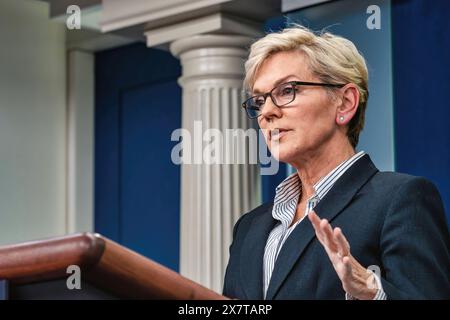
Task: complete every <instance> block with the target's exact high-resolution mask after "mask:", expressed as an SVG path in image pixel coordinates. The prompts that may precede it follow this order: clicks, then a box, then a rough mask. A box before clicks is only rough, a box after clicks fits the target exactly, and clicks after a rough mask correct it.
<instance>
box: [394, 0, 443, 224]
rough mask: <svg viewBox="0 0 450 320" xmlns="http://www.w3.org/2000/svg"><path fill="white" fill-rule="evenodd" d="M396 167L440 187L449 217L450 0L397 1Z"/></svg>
mask: <svg viewBox="0 0 450 320" xmlns="http://www.w3.org/2000/svg"><path fill="white" fill-rule="evenodd" d="M392 38H393V60H394V88H395V90H394V92H395V94H394V101H395V145H396V150H395V151H396V169H397V171H400V172H405V173H410V174H413V175H418V176H424V177H427V178H428V179H430V180H432V181H433V182H434V183H435V184H436V185H437V187H438V189H439V191H440V193H441V196H442V198H443V200H444V204H445V207H446V213H447V219H448V221H449V222H450V103H449V101H450V98H449V94H450V1H447V0H434V1H427V0H402V1H393V6H392Z"/></svg>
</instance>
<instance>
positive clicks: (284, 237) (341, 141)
mask: <svg viewBox="0 0 450 320" xmlns="http://www.w3.org/2000/svg"><path fill="white" fill-rule="evenodd" d="M245 68H246V78H245V80H244V85H245V87H246V89H248V90H249V91H250V92H251V95H252V97H251V98H250V99H248V100H247V101H246V102H245V103H244V104H243V106H244V108H245V109H246V112H247V113H248V116H249V117H250V118H253V119H257V121H258V124H259V126H260V128H261V129H262V130H263V132H264V135H265V138H266V142H267V145H268V147H269V148H270V150H271V151H272V153H273V154H274V155H275V156H276V157H277V158H278V160H279V161H282V162H286V163H289V164H290V165H292V166H293V167H294V168H295V169H296V171H297V172H296V173H295V174H293V175H291V176H290V177H288V178H286V179H285V180H284V181H283V182H282V183H281V184H280V185H279V186H278V187H277V189H276V195H275V199H274V202H273V203H267V204H263V205H262V206H260V207H258V208H256V209H254V210H252V211H251V212H249V213H247V214H245V215H243V216H242V217H241V218H240V219H239V221H238V222H237V223H236V225H235V227H234V232H233V243H232V245H231V246H230V259H229V262H228V266H227V271H226V275H225V284H224V295H226V296H229V297H231V298H238V299H408V298H413V299H424V298H425V299H427V298H438V299H442V298H447V299H448V298H450V279H449V274H450V255H449V248H450V236H449V232H448V227H447V222H446V219H445V214H444V209H443V205H442V201H441V198H440V196H439V193H438V191H437V190H436V188H435V187H434V186H433V184H432V183H430V182H429V181H427V180H426V179H424V178H419V177H413V176H410V175H405V174H400V173H393V172H379V171H378V170H377V168H376V167H375V165H374V164H373V163H372V161H371V160H370V157H369V155H367V154H365V153H364V152H363V151H361V152H358V153H356V152H355V147H356V146H357V144H358V137H359V133H360V132H361V130H362V128H363V126H364V113H365V109H366V104H367V99H368V73H367V67H366V64H365V61H364V58H363V57H362V56H361V55H360V54H359V52H358V50H357V49H356V47H355V46H354V44H353V43H352V42H351V41H349V40H347V39H344V38H342V37H339V36H336V35H333V34H330V33H324V34H321V35H316V34H314V33H313V32H311V31H310V30H308V29H306V28H304V27H301V26H293V27H291V28H287V29H285V30H283V31H282V32H279V33H272V34H268V35H266V36H265V37H264V38H262V39H260V40H258V41H257V42H255V43H254V44H253V45H252V47H251V51H250V55H249V58H248V61H247V62H246V64H245ZM306 217H308V218H306Z"/></svg>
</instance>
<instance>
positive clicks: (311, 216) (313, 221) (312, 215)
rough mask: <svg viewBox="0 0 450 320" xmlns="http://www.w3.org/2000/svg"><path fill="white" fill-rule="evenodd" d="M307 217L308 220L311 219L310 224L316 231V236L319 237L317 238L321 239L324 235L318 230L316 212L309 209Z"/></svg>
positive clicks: (318, 221) (318, 220)
mask: <svg viewBox="0 0 450 320" xmlns="http://www.w3.org/2000/svg"><path fill="white" fill-rule="evenodd" d="M308 218H309V221H311V224H312V226H313V228H314V231H315V232H316V236H317V237H318V238H319V240H322V239H323V236H324V235H323V234H322V232H321V230H320V219H319V217H318V216H317V214H316V213H315V212H314V211H311V212H310V213H309V214H308Z"/></svg>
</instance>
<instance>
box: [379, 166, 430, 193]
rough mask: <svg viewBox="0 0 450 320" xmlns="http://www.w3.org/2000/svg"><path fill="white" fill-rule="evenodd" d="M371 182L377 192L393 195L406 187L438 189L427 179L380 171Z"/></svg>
mask: <svg viewBox="0 0 450 320" xmlns="http://www.w3.org/2000/svg"><path fill="white" fill-rule="evenodd" d="M370 182H371V185H372V186H374V187H375V188H376V190H382V191H384V192H386V193H389V194H391V195H392V192H396V191H399V190H400V189H402V188H404V187H407V188H408V187H409V188H412V189H414V188H422V187H424V186H425V187H427V188H430V189H434V191H437V188H436V186H435V185H434V184H433V182H431V181H430V180H428V179H427V178H424V177H420V176H413V175H410V174H405V173H399V172H392V171H379V172H377V173H376V174H375V175H374V176H373V177H372V179H371V181H370Z"/></svg>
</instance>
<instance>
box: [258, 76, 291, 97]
mask: <svg viewBox="0 0 450 320" xmlns="http://www.w3.org/2000/svg"><path fill="white" fill-rule="evenodd" d="M294 77H295V78H298V76H296V75H294V74H290V75H287V76H285V77H283V78H280V79H278V80H277V81H275V83H274V84H273V86H272V88H275V87H276V86H278V85H279V84H281V83H283V82H285V81H286V80H287V79H289V78H294ZM252 91H253V93H254V94H261V93H264V92H262V91H260V90H259V89H255V88H254V89H253V90H252Z"/></svg>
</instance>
